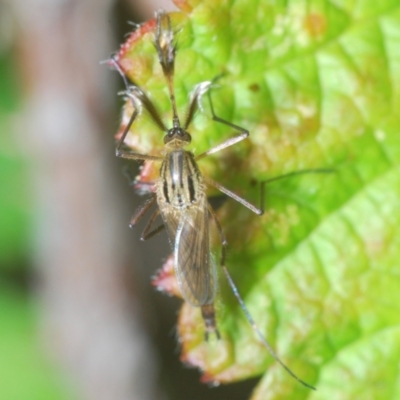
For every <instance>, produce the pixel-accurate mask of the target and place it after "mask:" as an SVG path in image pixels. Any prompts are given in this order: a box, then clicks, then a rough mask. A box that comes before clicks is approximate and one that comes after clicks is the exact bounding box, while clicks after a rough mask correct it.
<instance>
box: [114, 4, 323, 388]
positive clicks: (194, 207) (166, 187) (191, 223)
mask: <svg viewBox="0 0 400 400" xmlns="http://www.w3.org/2000/svg"><path fill="white" fill-rule="evenodd" d="M154 45H155V48H156V51H157V54H158V59H159V62H160V65H161V68H162V71H163V75H164V77H165V80H166V83H167V87H168V92H169V98H170V103H171V108H172V127H170V128H169V127H167V125H165V123H164V122H163V120H162V118H161V117H160V114H159V112H158V110H157V108H156V107H155V105H154V104H153V103H152V102H151V100H150V99H149V97H148V96H147V95H146V94H145V92H144V91H143V90H142V89H141V88H140V87H138V86H135V85H129V83H128V81H127V79H126V77H125V75H124V73H123V72H122V70H121V68H120V66H119V64H118V61H117V59H115V58H112V59H111V60H110V61H111V64H112V65H113V66H114V67H115V68H116V69H117V70H118V71H119V72H120V74H121V76H122V78H123V79H124V82H125V84H126V87H127V90H126V95H127V96H128V98H129V99H130V101H131V103H132V105H133V109H134V111H133V113H132V116H131V117H130V120H129V122H128V124H127V125H126V127H125V129H124V131H123V133H122V135H121V137H120V139H119V140H118V143H117V148H116V155H117V157H121V158H124V159H128V160H144V161H154V162H159V163H161V167H160V175H159V178H158V179H157V180H156V181H155V182H154V183H153V184H150V185H148V184H143V186H141V183H140V182H139V183H138V187H139V188H141V190H142V191H144V192H145V193H150V194H151V196H150V198H149V199H148V200H147V201H146V202H145V203H144V204H143V205H142V206H141V207H140V208H139V209H138V210H137V212H136V214H135V215H134V217H133V218H132V220H131V226H134V225H135V224H136V223H137V222H138V221H139V220H140V219H141V218H142V217H143V216H144V215H145V214H146V213H147V211H149V209H150V208H151V207H152V206H153V205H154V204H155V203H157V205H158V208H157V210H156V211H155V212H154V213H153V215H152V216H151V217H150V220H149V222H148V223H147V225H146V227H145V229H144V231H143V233H142V239H143V240H146V239H148V238H150V237H152V236H154V235H155V234H157V233H158V232H160V230H162V229H163V228H164V227H165V228H166V230H167V233H168V238H169V241H170V245H171V248H172V251H173V254H174V268H175V275H176V278H177V281H178V286H179V289H180V291H181V294H182V297H183V298H184V300H185V301H186V302H188V303H189V304H191V305H192V306H194V307H199V308H200V309H201V314H202V317H203V320H204V324H205V338H206V339H208V338H209V336H210V335H212V334H214V335H215V336H216V337H217V338H219V337H220V334H219V331H218V329H217V323H216V316H215V309H214V299H215V295H216V287H217V282H216V281H217V276H216V262H215V260H214V258H213V257H212V255H211V249H210V232H209V224H210V221H213V222H214V223H215V225H216V227H217V231H218V233H219V236H220V238H221V244H222V251H221V260H220V265H221V268H222V270H223V272H224V273H225V275H226V277H227V279H228V282H229V284H230V286H231V288H232V290H233V293H234V295H235V296H236V298H237V300H238V301H239V303H240V306H241V307H242V309H243V311H244V313H245V315H246V318H247V320H248V321H249V323H250V324H251V326H252V328H253V329H254V331H255V333H256V335H257V336H258V338H259V340H260V341H261V342H262V343H263V345H264V346H265V348H266V349H267V350H268V351H269V353H270V354H271V355H272V356H273V357H274V359H275V360H276V361H277V362H278V363H279V364H281V366H282V367H283V368H284V369H285V370H286V371H287V372H288V373H289V374H290V375H291V376H292V377H294V378H295V379H296V380H298V381H299V382H300V383H301V384H303V385H304V386H306V387H308V388H310V389H315V388H314V387H312V386H311V385H309V384H307V383H306V382H304V381H303V380H301V379H300V378H299V377H297V375H295V374H294V373H293V372H292V371H291V370H290V369H289V368H288V367H287V366H286V365H285V364H284V363H283V362H282V361H281V359H280V358H279V357H278V356H277V354H276V353H275V351H274V350H273V349H272V347H271V346H270V344H269V343H268V342H267V340H266V338H265V337H264V335H263V334H262V333H261V331H260V329H259V328H258V326H257V325H256V323H255V322H254V320H253V318H252V316H251V314H250V313H249V311H248V309H247V307H246V305H245V303H244V302H243V299H242V297H241V296H240V294H239V292H238V289H237V287H236V285H235V283H234V281H233V279H232V277H231V275H230V273H229V271H228V269H227V268H226V266H225V255H226V247H227V241H226V239H225V236H224V233H223V231H222V228H221V226H220V224H219V222H218V219H217V218H216V215H215V212H214V210H213V208H212V207H211V206H210V204H209V202H208V199H207V196H206V191H205V189H206V186H207V185H209V186H213V187H215V188H217V189H218V190H219V191H221V192H222V193H224V194H225V195H227V196H229V197H231V198H232V199H234V200H236V201H238V202H239V203H241V204H242V205H244V206H245V207H247V208H248V209H250V210H251V211H252V212H254V213H255V214H257V215H262V214H263V212H264V208H263V204H264V185H265V183H267V182H268V181H264V182H263V183H262V185H261V196H260V197H261V198H260V207H256V206H254V205H253V204H251V203H249V202H248V201H246V200H245V199H243V198H241V197H239V196H238V195H236V194H235V193H233V192H232V191H230V190H229V189H227V188H225V187H224V186H222V185H220V184H219V183H217V182H215V181H213V180H211V179H209V178H206V177H204V176H203V175H202V174H201V172H200V170H199V167H198V165H197V162H198V161H199V160H201V159H202V158H204V157H206V156H209V155H211V154H214V153H217V152H219V151H221V150H223V149H226V148H227V147H230V146H232V145H234V144H236V143H238V142H240V141H242V140H244V139H246V138H247V137H248V136H249V131H248V130H246V129H244V128H242V127H240V126H238V125H235V124H233V123H231V122H228V121H225V120H223V119H222V118H220V117H218V116H217V115H216V114H215V112H214V108H213V103H212V100H211V96H210V90H209V89H210V87H211V86H212V83H213V82H211V81H207V82H202V83H200V84H198V85H197V86H195V88H194V90H193V92H192V95H191V97H190V100H189V106H188V111H187V114H186V116H185V118H184V120H183V122H182V121H181V119H180V118H179V115H178V112H177V106H176V101H175V94H174V68H175V54H176V44H175V42H174V32H173V29H172V27H171V21H170V17H169V16H168V14H166V13H165V12H164V11H158V12H157V13H156V29H155V34H154ZM205 94H207V95H208V99H209V104H210V110H211V114H212V119H213V120H214V121H216V122H218V123H221V124H224V125H226V126H228V127H230V128H232V129H234V130H236V131H237V132H238V134H237V135H236V136H234V137H231V138H229V139H228V140H225V141H224V142H222V143H220V144H219V145H217V146H215V147H212V148H211V149H209V150H207V151H205V152H203V153H201V154H199V155H197V156H195V155H194V154H193V153H192V152H191V151H188V150H186V149H185V148H186V146H188V145H189V144H190V142H191V135H190V133H189V132H188V128H189V126H190V124H191V122H192V120H193V117H194V115H195V113H196V111H197V110H198V108H199V102H200V99H201V98H202V96H203V95H205ZM143 109H144V110H146V111H147V112H148V113H149V114H150V116H151V118H152V119H153V121H154V122H155V124H156V125H157V126H158V128H160V129H161V130H162V131H163V132H165V136H164V145H165V150H164V153H163V155H159V156H158V155H149V154H139V153H135V152H133V151H131V150H127V149H125V148H124V141H125V138H126V136H127V134H128V132H129V130H130V127H131V125H132V124H133V122H134V121H135V119H136V118H137V117H138V116H139V115H140V113H141V111H142V110H143ZM310 171H312V170H303V171H300V172H298V173H304V172H310ZM317 172H320V171H317ZM298 173H296V172H294V173H292V174H287V175H285V176H288V175H296V174H298ZM282 177H283V176H281V177H278V178H279V179H280V178H282ZM275 179H277V178H274V179H272V180H275ZM270 181H271V180H270ZM146 185H147V186H146ZM159 215H161V218H162V220H163V225H161V226H159V227H157V228H155V229H153V230H151V229H152V226H153V224H154V222H155V220H156V218H157V217H158V216H159Z"/></svg>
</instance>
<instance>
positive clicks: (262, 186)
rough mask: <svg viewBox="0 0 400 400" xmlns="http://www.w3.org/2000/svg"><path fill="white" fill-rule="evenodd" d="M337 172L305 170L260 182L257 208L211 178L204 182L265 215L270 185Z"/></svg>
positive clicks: (327, 169) (318, 169) (325, 169)
mask: <svg viewBox="0 0 400 400" xmlns="http://www.w3.org/2000/svg"><path fill="white" fill-rule="evenodd" d="M333 172H335V170H333V169H331V168H315V169H303V170H301V171H294V172H289V173H288V174H284V175H280V176H276V177H274V178H270V179H267V180H265V181H262V182H260V207H259V208H258V207H256V206H255V205H253V204H252V203H250V202H249V201H247V200H245V199H244V198H243V197H240V196H239V195H237V194H236V193H234V192H232V191H231V190H229V189H227V188H226V187H225V186H222V185H221V184H220V183H218V182H215V181H214V180H212V179H210V178H206V177H204V181H205V182H206V183H208V184H209V185H211V186H214V187H215V188H217V189H218V190H220V191H221V192H222V193H224V194H226V195H227V196H229V197H231V198H232V199H234V200H236V201H237V202H238V203H240V204H242V205H243V206H245V207H246V208H248V209H249V210H250V211H253V212H254V213H255V214H257V215H262V214H264V211H265V205H264V204H265V186H266V185H267V184H268V183H271V182H274V181H277V180H280V179H284V178H289V177H292V176H297V175H303V174H323V173H325V174H326V173H333Z"/></svg>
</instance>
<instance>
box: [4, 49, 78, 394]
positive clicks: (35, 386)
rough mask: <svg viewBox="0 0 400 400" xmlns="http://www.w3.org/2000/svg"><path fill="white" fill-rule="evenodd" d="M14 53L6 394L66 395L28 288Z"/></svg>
mask: <svg viewBox="0 0 400 400" xmlns="http://www.w3.org/2000/svg"><path fill="white" fill-rule="evenodd" d="M13 55H14V54H13V52H12V51H9V50H7V51H5V52H0V186H1V188H0V398H1V399H4V400H8V399H10V400H11V399H15V400H54V399H57V400H63V399H67V398H72V397H70V396H68V395H67V394H66V392H65V387H66V386H65V383H63V382H62V381H61V379H60V377H59V376H58V374H57V372H56V371H55V370H54V368H53V367H52V366H51V364H50V362H49V360H48V359H46V356H45V353H44V351H43V350H44V349H43V348H41V345H40V340H39V338H38V334H37V330H36V327H37V318H36V317H37V313H36V311H35V309H34V307H32V300H31V299H30V297H29V293H28V291H29V288H28V286H29V285H28V286H27V282H28V281H29V271H28V266H29V253H30V249H29V246H28V236H29V229H30V220H31V216H32V214H33V211H34V210H33V206H34V202H33V199H32V196H31V195H30V191H31V189H32V188H31V187H30V185H29V181H28V174H29V171H28V168H29V161H28V160H27V159H25V156H24V155H22V154H21V153H20V152H19V150H18V140H17V138H16V137H17V136H19V139H20V140H21V136H22V134H21V133H20V132H16V131H15V130H16V128H15V126H16V125H18V124H15V122H16V118H17V112H18V111H19V110H18V108H19V106H20V98H21V96H20V93H19V86H20V85H19V82H18V69H17V66H16V63H15V62H14V60H13Z"/></svg>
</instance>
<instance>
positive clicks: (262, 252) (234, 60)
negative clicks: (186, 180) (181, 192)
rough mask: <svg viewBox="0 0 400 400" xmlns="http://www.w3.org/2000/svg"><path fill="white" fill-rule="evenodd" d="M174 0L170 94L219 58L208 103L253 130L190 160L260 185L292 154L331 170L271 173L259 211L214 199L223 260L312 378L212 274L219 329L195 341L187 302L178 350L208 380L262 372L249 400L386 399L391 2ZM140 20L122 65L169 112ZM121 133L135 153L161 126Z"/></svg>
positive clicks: (213, 138)
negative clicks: (262, 339)
mask: <svg viewBox="0 0 400 400" xmlns="http://www.w3.org/2000/svg"><path fill="white" fill-rule="evenodd" d="M176 3H177V4H179V6H180V7H181V8H182V10H183V11H184V14H180V15H177V14H176V15H175V16H173V21H174V23H175V24H176V26H177V31H178V32H179V34H178V47H179V50H178V56H177V65H176V97H177V102H178V107H179V108H180V109H181V110H184V104H185V102H186V99H187V95H188V93H189V92H190V90H191V89H192V88H193V85H194V84H196V83H198V82H201V81H204V80H210V79H212V78H213V77H215V76H217V75H219V74H221V73H222V72H225V75H224V76H223V77H222V78H221V79H220V80H219V84H220V88H216V89H215V90H214V91H213V98H214V100H215V108H216V112H217V114H218V115H220V116H221V117H223V118H225V119H227V120H229V121H232V122H233V123H235V124H238V125H240V126H244V127H246V128H248V129H249V130H250V132H251V137H250V139H249V140H248V141H247V142H246V143H244V142H243V143H241V144H239V145H237V146H235V147H234V148H230V149H226V150H225V151H223V152H221V153H218V154H216V155H215V156H212V157H210V158H209V159H206V160H204V162H203V161H202V167H203V171H204V172H206V173H207V174H208V175H211V176H212V177H213V178H215V179H216V180H219V181H221V182H222V183H223V184H224V185H226V186H228V187H229V188H236V191H237V192H238V194H240V195H242V196H244V197H246V198H248V199H256V189H255V185H254V184H253V182H252V181H253V180H263V179H267V178H268V177H271V176H276V175H279V174H282V173H285V172H289V171H294V170H301V169H304V168H316V167H333V168H335V170H336V173H335V174H331V175H326V176H322V175H308V176H307V175H304V176H301V177H297V178H293V179H290V180H287V181H279V182H275V183H273V184H271V185H270V186H269V188H268V193H267V207H268V210H267V213H266V214H265V215H264V216H263V217H262V218H260V219H258V218H257V217H254V216H252V215H250V212H249V211H248V210H246V209H244V208H243V207H241V206H240V205H237V204H234V202H232V201H229V202H227V204H226V205H225V206H224V207H222V208H221V210H220V211H219V218H220V222H221V225H222V226H223V228H224V230H225V232H226V234H227V236H228V242H229V257H228V267H229V268H230V270H231V271H232V274H233V276H234V278H235V280H236V282H237V284H238V286H239V290H240V292H241V293H242V294H243V296H244V298H245V301H246V303H247V305H248V307H249V308H250V310H251V312H252V314H253V316H254V317H255V320H256V321H257V322H258V324H259V326H260V328H261V330H262V331H263V332H264V334H265V335H266V337H267V338H268V339H269V341H270V342H271V343H272V344H273V347H274V348H276V349H277V352H278V354H279V355H280V356H281V357H282V358H283V359H284V361H285V362H286V363H287V364H288V365H289V366H290V367H291V368H292V369H293V370H294V371H295V372H296V373H297V374H298V375H299V376H301V378H303V379H304V380H306V381H307V382H309V383H310V384H313V385H315V386H317V388H318V391H317V392H310V391H309V390H307V389H305V388H303V387H302V386H301V385H299V384H298V382H296V381H295V380H293V379H292V378H291V377H290V376H289V375H288V374H287V373H286V372H285V371H284V370H283V369H282V368H281V367H280V366H279V365H278V364H277V363H276V362H274V360H273V359H272V358H271V356H270V355H269V354H268V352H267V351H266V350H265V349H264V348H263V347H262V346H261V345H260V343H259V342H258V340H257V338H256V337H255V335H254V333H253V332H252V330H251V328H250V326H249V324H248V322H247V321H246V320H245V319H244V317H243V315H242V311H241V310H240V308H239V307H238V305H237V303H236V301H235V299H234V298H233V295H232V293H231V292H230V288H228V287H227V284H226V282H225V281H224V280H223V279H221V290H220V302H219V307H218V316H219V318H218V320H219V325H220V330H221V332H222V340H221V341H220V342H218V343H211V344H208V343H205V342H204V336H203V331H202V329H199V327H201V325H202V322H201V318H200V313H199V310H197V309H193V308H190V307H189V306H187V305H185V306H184V308H183V311H182V313H181V318H180V334H181V337H182V340H183V355H182V357H183V359H184V360H186V361H187V362H190V363H191V364H193V365H197V366H199V367H200V368H202V369H203V371H204V373H205V375H204V377H205V379H206V380H216V381H221V382H230V381H234V380H240V379H245V378H247V377H250V376H257V375H262V374H264V377H263V379H262V381H261V383H260V385H259V387H258V388H257V390H256V392H255V393H254V395H253V399H254V400H255V399H263V400H265V399H288V398H291V399H292V398H293V399H294V398H295V399H303V398H308V399H354V398H363V399H397V398H398V397H399V396H400V393H399V388H400V376H399V370H398V358H399V357H398V355H399V350H400V309H399V307H400V291H399V287H400V235H398V227H399V225H400V207H399V204H400V190H399V188H400V173H399V172H400V164H399V160H400V118H399V111H398V110H399V109H400V107H399V106H400V91H399V88H400V5H399V3H398V1H396V0H384V1H380V2H375V3H374V2H362V1H359V2H354V1H351V0H342V1H327V0H319V1H307V0H300V1H299V0H293V1H269V0H267V1H256V0H251V1H249V0H235V1H230V2H227V1H223V0H202V1H199V0H192V1H179V2H178V1H177V2H176ZM153 26H154V23H153ZM148 27H151V24H149V25H148ZM141 29H143V30H142V31H141V33H142V34H141V33H140V32H139V35H136V36H135V37H134V40H132V38H133V37H132V38H131V39H130V41H128V44H127V45H125V46H124V47H123V48H122V50H121V52H120V63H121V65H122V66H123V68H124V70H125V71H126V73H127V74H128V75H129V77H130V78H131V79H132V80H133V81H135V82H136V83H138V84H140V85H141V86H142V87H143V88H144V89H146V90H147V91H148V93H149V95H150V96H151V97H152V98H153V99H154V101H155V102H156V103H157V104H158V106H159V108H160V110H161V112H162V113H163V114H164V115H166V116H168V115H169V114H168V113H169V110H170V106H169V104H168V100H167V92H166V88H165V83H164V82H163V79H162V74H161V69H160V67H159V65H158V62H157V58H156V54H155V50H154V47H153V46H152V43H151V41H152V32H151V29H147V30H148V31H149V32H146V26H144V27H142V28H141ZM205 108H206V110H207V106H206V107H205ZM131 111H132V110H129V105H128V106H127V107H126V112H127V114H129V112H131ZM127 116H128V115H127ZM191 133H192V134H193V141H192V143H193V145H192V148H193V149H194V151H195V152H196V153H200V152H202V151H204V150H206V149H208V148H209V147H210V146H212V145H214V144H217V143H220V142H221V141H222V140H224V139H226V138H227V137H229V136H230V135H233V134H234V133H233V132H232V130H231V129H227V127H225V126H223V125H221V124H216V123H212V122H208V121H207V120H206V118H204V117H201V118H199V119H198V121H197V124H195V127H194V128H193V129H192V130H191ZM128 141H129V143H130V144H131V145H132V147H133V148H134V149H135V150H138V151H139V152H153V153H157V152H158V151H159V150H160V149H161V148H162V133H161V132H157V130H156V129H155V128H154V125H151V124H149V123H148V122H146V121H145V119H144V118H143V119H142V121H138V122H137V123H135V124H134V126H133V127H132V133H131V135H130V138H129V139H128ZM254 201H256V200H254ZM216 249H218V247H216Z"/></svg>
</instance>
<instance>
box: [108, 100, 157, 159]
mask: <svg viewBox="0 0 400 400" xmlns="http://www.w3.org/2000/svg"><path fill="white" fill-rule="evenodd" d="M134 108H135V109H134V111H133V114H132V116H131V118H130V119H129V122H128V125H126V127H125V129H124V131H123V132H122V135H121V137H120V139H119V140H118V143H117V148H116V151H115V155H116V156H117V157H120V158H125V159H127V160H153V161H162V160H163V158H162V157H158V156H151V155H149V154H140V153H134V152H130V151H125V150H122V149H121V147H122V145H123V143H124V140H125V138H126V135H127V134H128V132H129V129H130V128H131V125H132V123H133V121H134V120H135V119H136V117H137V116H138V114H139V111H138V107H134Z"/></svg>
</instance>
